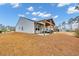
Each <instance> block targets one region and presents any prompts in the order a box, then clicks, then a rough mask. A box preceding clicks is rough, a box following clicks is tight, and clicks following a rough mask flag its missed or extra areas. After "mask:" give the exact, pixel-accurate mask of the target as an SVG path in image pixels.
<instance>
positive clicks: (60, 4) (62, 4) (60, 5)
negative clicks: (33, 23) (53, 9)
mask: <svg viewBox="0 0 79 59" xmlns="http://www.w3.org/2000/svg"><path fill="white" fill-rule="evenodd" d="M66 5H70V3H59V4H58V5H57V7H63V6H66Z"/></svg>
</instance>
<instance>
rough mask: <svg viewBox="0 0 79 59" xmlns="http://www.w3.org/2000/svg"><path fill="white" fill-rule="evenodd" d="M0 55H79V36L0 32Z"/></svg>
mask: <svg viewBox="0 0 79 59" xmlns="http://www.w3.org/2000/svg"><path fill="white" fill-rule="evenodd" d="M0 55H2V56H6V55H8V56H10V55H11V56H26V55H27V56H37V55H38V56H54V55H56V56H59V55H60V56H64V55H65V56H72V55H75V56H77V55H79V38H76V37H74V36H72V35H68V34H65V33H54V34H51V35H46V36H41V35H34V34H25V33H6V34H0Z"/></svg>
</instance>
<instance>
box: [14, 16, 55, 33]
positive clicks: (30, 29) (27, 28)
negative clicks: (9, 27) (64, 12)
mask: <svg viewBox="0 0 79 59" xmlns="http://www.w3.org/2000/svg"><path fill="white" fill-rule="evenodd" d="M54 26H55V23H54V21H53V19H45V20H40V21H34V20H30V19H28V18H25V17H20V18H19V21H18V23H17V24H16V29H15V30H16V32H26V33H43V32H50V31H54Z"/></svg>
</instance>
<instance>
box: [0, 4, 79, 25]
mask: <svg viewBox="0 0 79 59" xmlns="http://www.w3.org/2000/svg"><path fill="white" fill-rule="evenodd" d="M76 5H77V4H76V3H74V4H72V3H63V4H60V3H51V4H49V3H48V4H47V3H23V4H21V3H20V4H19V3H8V4H6V3H2V4H1V3H0V24H3V25H10V26H15V25H16V23H17V21H18V20H19V17H20V16H22V17H26V18H28V19H32V20H35V21H37V20H41V19H46V18H53V19H54V21H55V23H56V25H59V24H61V23H62V22H63V21H67V20H68V19H70V18H72V17H73V18H74V17H76V16H79V11H78V10H75V6H76Z"/></svg>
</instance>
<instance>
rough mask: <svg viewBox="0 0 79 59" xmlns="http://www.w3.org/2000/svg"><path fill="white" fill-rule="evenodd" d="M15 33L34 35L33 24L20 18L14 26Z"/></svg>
mask: <svg viewBox="0 0 79 59" xmlns="http://www.w3.org/2000/svg"><path fill="white" fill-rule="evenodd" d="M16 32H26V33H34V22H33V21H30V20H27V19H25V18H21V19H20V20H19V22H18V23H17V25H16Z"/></svg>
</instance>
